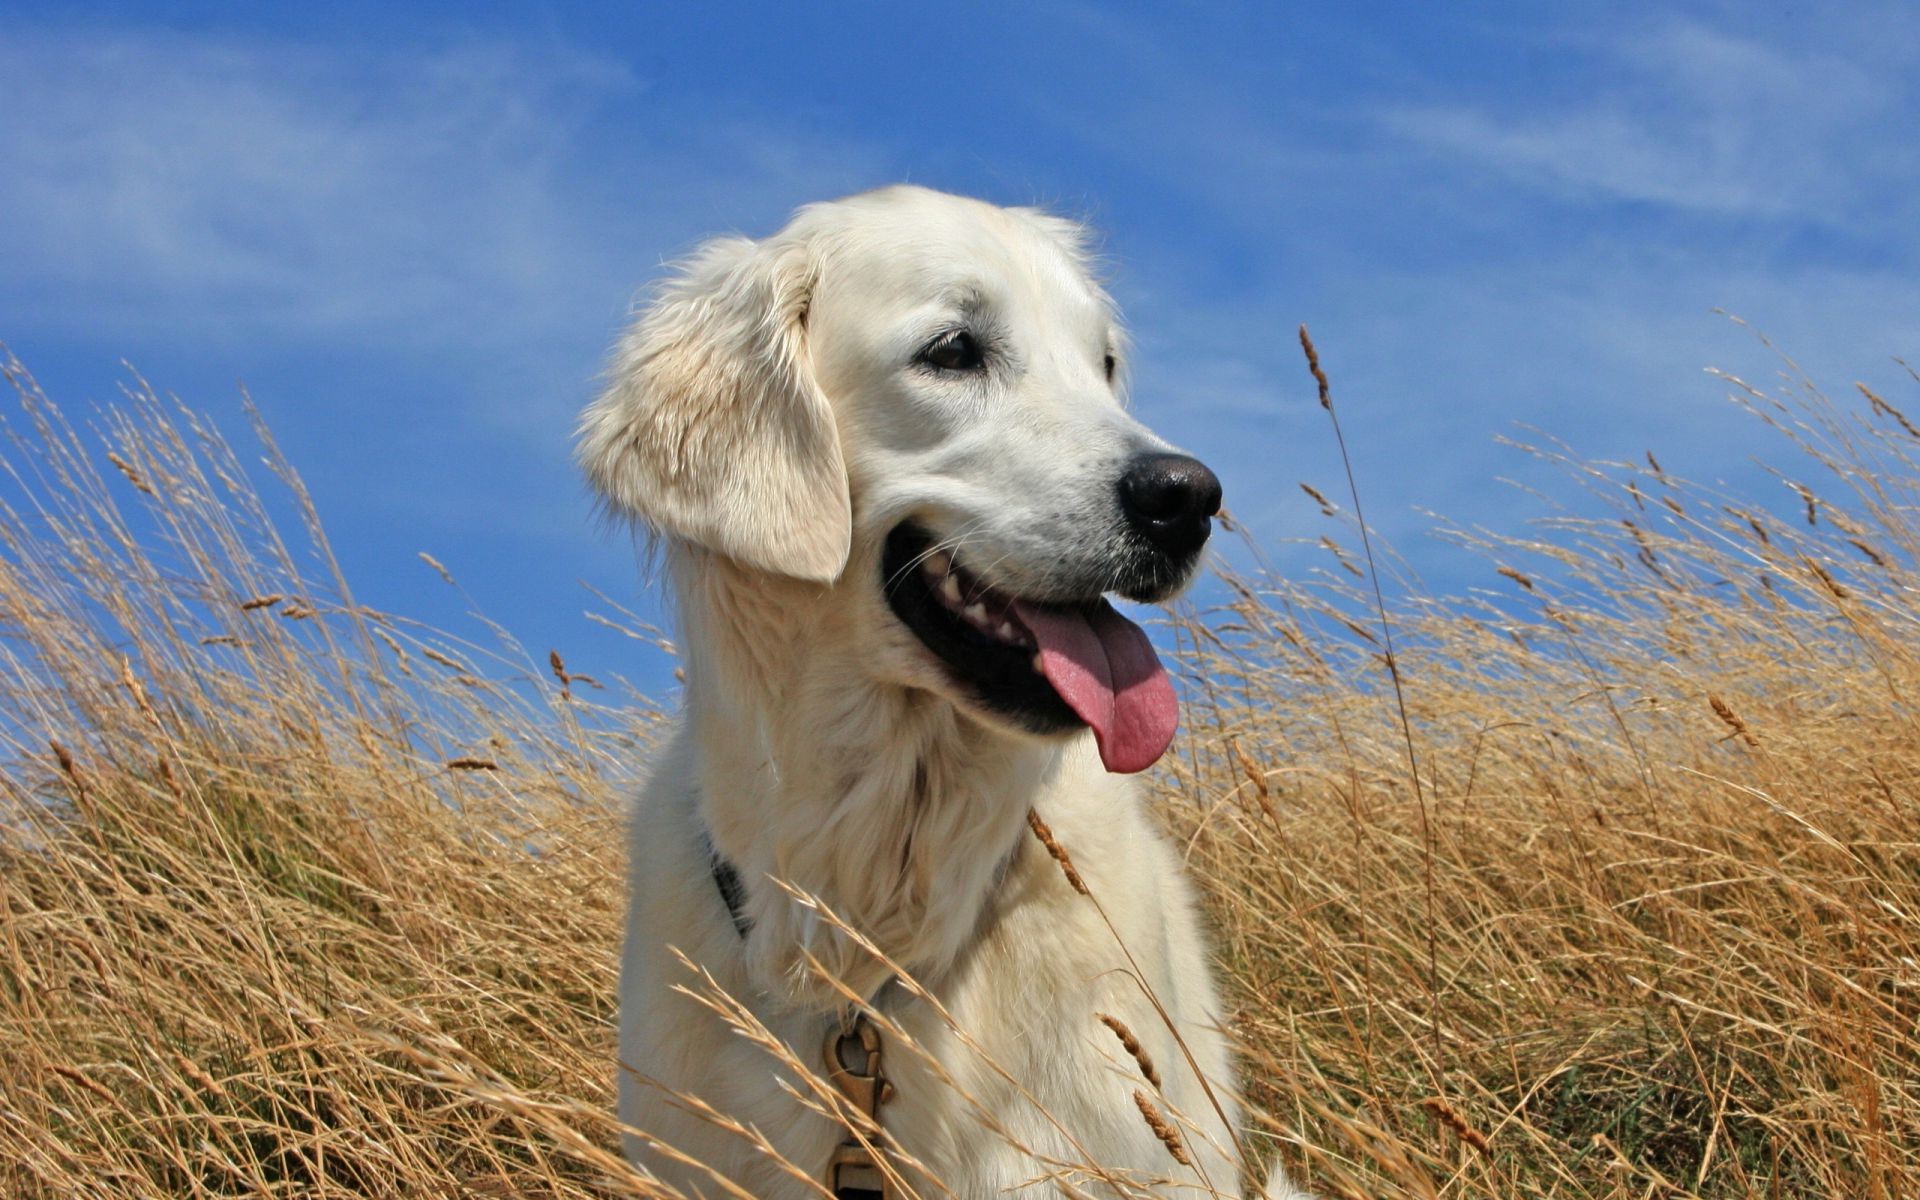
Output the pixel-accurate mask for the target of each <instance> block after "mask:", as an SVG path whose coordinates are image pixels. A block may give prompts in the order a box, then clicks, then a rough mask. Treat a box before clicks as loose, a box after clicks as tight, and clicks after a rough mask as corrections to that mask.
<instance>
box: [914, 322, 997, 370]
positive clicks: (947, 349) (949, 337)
mask: <svg viewBox="0 0 1920 1200" xmlns="http://www.w3.org/2000/svg"><path fill="white" fill-rule="evenodd" d="M920 361H921V362H923V363H926V364H927V365H928V366H932V367H938V368H940V369H941V370H942V371H978V370H979V369H980V368H981V367H983V366H985V365H986V361H987V356H986V355H985V354H984V353H983V352H982V351H981V349H980V343H979V342H978V341H976V340H975V339H974V336H973V335H972V334H971V333H968V332H967V331H966V330H964V329H956V330H954V331H953V332H952V333H946V334H942V335H940V337H939V339H938V340H936V341H935V342H934V343H933V344H932V345H930V346H928V347H927V348H926V349H925V350H922V351H921V352H920Z"/></svg>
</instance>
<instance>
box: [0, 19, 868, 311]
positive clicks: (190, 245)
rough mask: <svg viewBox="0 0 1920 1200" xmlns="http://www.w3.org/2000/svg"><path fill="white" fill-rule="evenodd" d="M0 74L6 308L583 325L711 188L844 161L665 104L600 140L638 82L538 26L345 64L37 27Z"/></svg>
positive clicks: (710, 196) (0, 296) (756, 194)
mask: <svg viewBox="0 0 1920 1200" xmlns="http://www.w3.org/2000/svg"><path fill="white" fill-rule="evenodd" d="M0 79H4V80H6V82H5V83H4V84H0V96H4V99H5V104H6V107H7V108H8V110H9V112H10V114H11V115H10V118H9V119H8V120H7V121H6V122H4V123H0V159H3V160H4V161H5V163H6V170H5V171H3V172H0V212H5V213H6V214H7V219H6V220H5V221H4V222H0V258H4V259H5V260H6V262H7V263H8V270H7V272H6V274H5V277H4V278H3V279H0V304H4V305H5V306H6V307H7V308H8V309H9V310H12V312H11V315H12V317H13V319H14V322H15V323H16V324H17V323H19V322H20V321H23V320H24V321H27V322H38V323H55V324H57V323H60V322H62V321H68V320H83V321H87V322H92V323H96V324H108V323H111V324H114V325H116V326H120V327H123V328H124V327H127V326H134V327H148V328H153V327H158V329H159V330H160V331H162V332H166V331H175V332H177V331H181V330H188V329H191V330H192V331H193V332H194V333H195V334H196V336H199V337H207V336H208V335H210V334H214V333H216V331H224V332H226V333H227V334H228V335H230V336H232V337H234V338H235V339H253V338H257V337H259V336H261V335H269V336H295V337H300V338H328V337H336V336H338V335H339V334H340V333H342V332H343V331H350V332H351V333H352V334H353V335H354V336H356V337H358V338H367V337H373V338H380V337H382V336H383V335H384V336H390V337H395V338H404V339H406V340H409V341H411V342H413V343H415V344H417V343H418V342H419V341H420V340H421V339H423V338H426V339H450V340H460V339H462V338H466V337H470V336H472V335H473V334H474V333H475V332H482V333H486V334H499V333H502V332H505V331H507V330H512V331H514V333H515V334H516V335H517V336H518V337H520V338H523V339H524V338H525V337H526V336H527V335H528V334H530V333H538V332H540V331H541V330H543V329H545V330H548V331H551V330H553V329H557V328H572V329H578V328H579V326H580V324H581V321H582V318H583V309H585V310H586V312H588V313H594V314H598V313H600V312H604V308H605V291H604V289H606V288H629V287H631V286H632V285H633V284H634V283H636V282H638V281H639V280H640V279H641V278H643V277H644V276H645V275H646V274H647V273H649V271H650V269H651V268H652V266H653V265H654V262H655V261H656V256H657V255H658V253H659V251H660V248H661V246H662V245H663V244H664V245H673V244H676V243H684V241H685V240H687V239H688V238H690V237H692V236H695V234H697V233H698V232H699V231H700V229H701V227H702V225H701V222H702V221H703V220H705V219H710V218H708V217H707V214H706V212H704V211H702V210H703V209H720V208H722V207H723V206H722V205H721V204H720V203H718V200H719V198H720V197H721V196H727V197H728V198H729V199H730V201H731V202H730V203H728V204H726V205H724V208H725V209H726V211H727V212H729V213H730V214H731V215H732V219H736V220H738V219H743V218H751V217H752V216H754V215H756V214H754V213H753V212H752V211H750V210H752V209H754V208H755V207H766V208H770V209H778V210H784V208H785V207H786V206H787V205H788V204H790V203H792V202H793V201H794V200H796V199H804V198H809V197H810V196H811V194H812V189H813V188H815V187H817V186H820V185H823V184H827V183H828V182H829V179H830V178H831V177H833V176H835V175H836V174H844V173H848V168H849V166H850V163H849V159H850V158H857V153H856V154H853V155H850V154H849V153H848V152H847V150H848V148H847V147H844V146H842V145H826V144H822V143H820V142H819V141H818V140H817V139H807V138H800V137H796V136H794V134H793V132H792V131H789V130H785V129H779V128H777V127H775V128H770V129H756V128H753V127H751V126H747V125H743V124H738V123H732V124H730V123H728V122H726V121H724V120H712V121H707V122H702V123H693V124H692V125H691V127H689V123H688V122H686V121H685V120H684V114H679V113H674V112H672V110H671V108H670V106H669V104H668V103H666V102H660V103H658V104H657V105H655V106H654V107H655V108H656V109H657V111H658V113H659V120H658V121H657V123H655V124H654V125H653V126H652V127H651V128H644V129H642V130H640V131H638V136H636V137H634V138H633V139H632V141H631V142H629V143H627V144H626V145H623V146H621V147H620V149H621V151H623V153H622V154H620V155H619V156H618V157H614V158H607V157H605V156H606V151H607V147H606V145H605V141H604V132H603V131H598V130H595V129H594V128H593V125H594V122H595V120H596V119H597V118H599V117H601V116H602V115H604V113H605V111H606V110H607V109H608V108H609V107H610V106H612V105H615V104H620V105H626V106H629V107H631V106H634V105H639V106H640V107H641V108H642V110H643V111H644V110H645V109H646V107H647V106H648V105H649V97H647V96H646V95H645V91H646V88H645V84H646V81H645V80H644V79H641V78H639V77H637V76H636V75H635V74H634V73H633V72H632V71H630V70H629V69H627V68H626V67H624V66H622V65H621V64H619V63H618V62H617V61H615V60H613V59H610V58H605V57H602V56H600V55H598V54H595V53H593V52H591V51H587V50H582V49H580V48H578V47H574V46H566V45H559V44H548V45H541V44H540V43H539V42H538V41H537V40H536V41H534V42H533V43H532V44H531V45H526V44H520V45H506V44H501V43H467V44H456V45H451V46H441V47H439V48H425V49H421V48H409V49H407V50H406V51H404V52H403V51H401V50H397V49H396V50H395V51H394V52H391V53H387V54H375V55H371V56H366V57H359V58H347V57H344V56H342V55H341V54H340V53H339V52H338V51H337V50H336V49H332V48H328V49H318V48H313V47H309V46H303V45H300V44H293V43H281V42H272V41H260V40H243V39H236V38H226V39H207V38H186V37H181V36H176V35H170V34H159V33H143V34H132V33H123V34H119V35H114V36H108V37H104V38H102V37H97V36H95V35H93V34H91V33H88V34H84V35H82V34H78V33H69V32H60V33H42V34H36V35H28V36H24V37H17V38H13V39H11V40H9V41H8V42H6V43H5V44H4V45H0ZM809 150H811V151H812V152H811V153H807V151H809ZM596 158H599V159H601V161H600V162H598V163H596V161H595V160H596ZM597 168H598V169H597ZM857 170H858V168H857V167H855V168H854V171H855V173H857ZM756 200H758V201H760V204H759V205H757V206H756V204H755V201H756ZM743 201H744V203H743ZM663 237H664V240H663ZM619 280H624V283H621V282H616V281H619ZM596 291H597V292H598V293H599V294H597V295H596V294H594V293H595V292H596ZM589 319H591V318H589Z"/></svg>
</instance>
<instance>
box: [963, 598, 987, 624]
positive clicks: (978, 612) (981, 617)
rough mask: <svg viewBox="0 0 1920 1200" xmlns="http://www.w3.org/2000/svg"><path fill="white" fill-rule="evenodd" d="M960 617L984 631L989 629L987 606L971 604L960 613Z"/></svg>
mask: <svg viewBox="0 0 1920 1200" xmlns="http://www.w3.org/2000/svg"><path fill="white" fill-rule="evenodd" d="M960 615H961V616H963V617H965V618H966V619H967V620H969V621H971V622H973V623H974V624H975V625H978V626H979V627H980V628H982V629H985V628H986V627H987V606H986V605H984V604H980V603H978V602H975V603H973V604H969V605H967V606H966V608H964V609H962V610H961V611H960Z"/></svg>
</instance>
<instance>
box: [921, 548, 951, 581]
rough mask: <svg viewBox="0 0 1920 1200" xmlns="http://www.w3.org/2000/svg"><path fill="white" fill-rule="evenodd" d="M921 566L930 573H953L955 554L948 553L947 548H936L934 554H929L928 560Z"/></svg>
mask: <svg viewBox="0 0 1920 1200" xmlns="http://www.w3.org/2000/svg"><path fill="white" fill-rule="evenodd" d="M921 566H923V567H924V568H925V569H926V572H927V574H929V575H949V574H952V572H953V555H951V554H948V553H947V552H946V551H945V550H935V551H934V552H933V553H932V554H929V555H927V560H926V562H924V563H922V564H921Z"/></svg>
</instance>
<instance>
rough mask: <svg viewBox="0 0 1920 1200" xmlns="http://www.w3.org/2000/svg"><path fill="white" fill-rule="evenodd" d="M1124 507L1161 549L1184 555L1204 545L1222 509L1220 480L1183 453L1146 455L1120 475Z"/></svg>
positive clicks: (1132, 520)
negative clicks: (1215, 516)
mask: <svg viewBox="0 0 1920 1200" xmlns="http://www.w3.org/2000/svg"><path fill="white" fill-rule="evenodd" d="M1120 509H1121V511H1122V512H1124V513H1126V514H1127V521H1128V522H1129V523H1130V524H1131V525H1132V526H1133V527H1134V528H1135V529H1138V530H1139V531H1140V532H1141V533H1143V534H1145V535H1146V536H1147V540H1148V541H1150V542H1152V543H1153V544H1154V545H1155V546H1158V547H1159V548H1160V549H1161V551H1162V552H1164V553H1166V554H1169V555H1172V556H1173V557H1175V558H1185V557H1187V556H1189V555H1191V554H1193V553H1194V552H1196V551H1198V550H1199V549H1200V547H1201V546H1203V545H1205V544H1206V541H1207V534H1209V533H1211V532H1212V531H1213V522H1212V520H1210V518H1211V517H1212V516H1213V514H1215V513H1217V512H1219V511H1220V480H1219V479H1218V478H1216V477H1215V475H1214V473H1213V472H1212V471H1209V470H1207V468H1206V464H1204V463H1202V462H1201V461H1200V460H1199V459H1197V458H1188V457H1187V456H1186V455H1184V454H1142V455H1139V456H1137V457H1136V458H1134V459H1133V461H1131V462H1129V463H1128V464H1127V469H1126V472H1125V474H1123V475H1121V476H1120Z"/></svg>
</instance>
